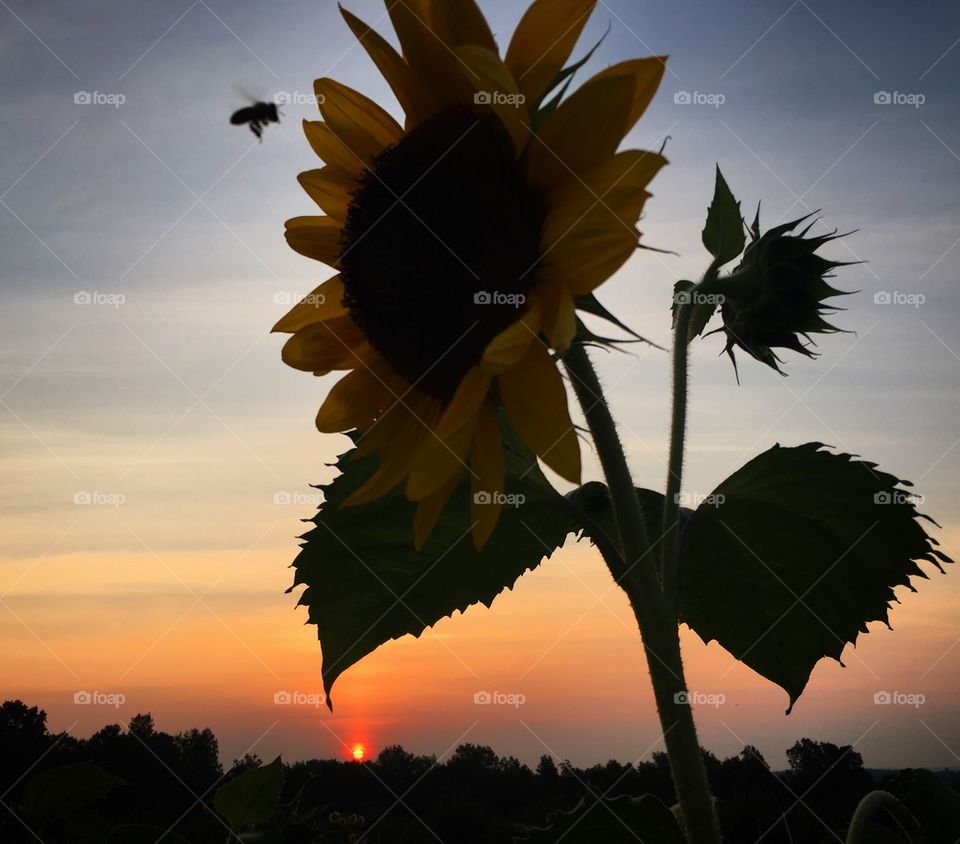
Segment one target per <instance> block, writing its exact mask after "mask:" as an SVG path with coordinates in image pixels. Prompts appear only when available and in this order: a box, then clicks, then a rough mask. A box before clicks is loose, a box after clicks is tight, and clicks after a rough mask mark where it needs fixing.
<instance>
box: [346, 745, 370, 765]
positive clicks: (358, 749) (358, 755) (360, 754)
mask: <svg viewBox="0 0 960 844" xmlns="http://www.w3.org/2000/svg"><path fill="white" fill-rule="evenodd" d="M350 755H351V756H353V758H354V759H355V760H356V761H357V762H362V761H363V758H364V756H366V755H367V750H366V748H365V747H364V746H363V745H362V744H355V745H354V746H353V750H351V751H350Z"/></svg>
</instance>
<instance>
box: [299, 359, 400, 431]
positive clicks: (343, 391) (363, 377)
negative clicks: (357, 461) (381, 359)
mask: <svg viewBox="0 0 960 844" xmlns="http://www.w3.org/2000/svg"><path fill="white" fill-rule="evenodd" d="M392 401H393V396H392V395H391V394H390V392H389V391H388V390H386V389H385V388H384V386H383V384H382V383H381V381H380V379H379V378H378V377H377V373H376V371H375V369H374V368H373V367H366V366H361V367H358V368H357V369H355V370H353V372H350V373H348V374H347V375H345V376H344V377H343V378H341V379H340V380H339V381H338V382H337V383H336V384H334V385H333V388H332V389H331V390H330V392H329V393H328V394H327V397H326V399H325V400H324V402H323V404H322V405H321V406H320V410H319V411H318V413H317V428H318V429H319V430H320V431H321V432H323V433H325V434H335V433H339V432H341V431H349V430H351V429H353V428H361V429H363V428H366V427H367V426H368V425H370V424H371V423H372V422H373V420H374V419H375V418H376V417H377V416H378V415H379V414H381V413H382V412H383V411H384V409H385V408H387V407H389V406H390V404H391V402H392Z"/></svg>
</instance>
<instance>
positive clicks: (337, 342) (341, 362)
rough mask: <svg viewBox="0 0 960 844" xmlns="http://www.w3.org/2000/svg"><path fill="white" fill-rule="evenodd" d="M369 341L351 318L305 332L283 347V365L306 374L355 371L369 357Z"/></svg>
mask: <svg viewBox="0 0 960 844" xmlns="http://www.w3.org/2000/svg"><path fill="white" fill-rule="evenodd" d="M366 349H367V338H366V335H365V334H364V333H363V332H362V331H361V330H360V329H359V328H358V327H357V325H356V323H354V321H353V320H352V319H351V318H350V317H340V318H339V319H331V320H327V321H326V322H318V323H314V324H313V325H308V326H306V328H301V329H300V330H299V331H297V333H296V334H294V335H293V336H292V337H291V338H290V339H289V340H287V342H286V343H285V344H284V346H283V352H282V357H283V362H284V363H285V364H287V366H292V367H293V368H294V369H300V370H302V371H304V372H316V371H318V370H319V371H323V372H330V371H332V370H335V369H353V368H354V367H357V366H359V365H360V363H361V360H363V359H364V357H365V356H366Z"/></svg>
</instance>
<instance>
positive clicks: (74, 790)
mask: <svg viewBox="0 0 960 844" xmlns="http://www.w3.org/2000/svg"><path fill="white" fill-rule="evenodd" d="M118 785H126V782H125V781H124V780H122V779H120V777H115V776H114V775H113V774H108V773H107V772H106V771H105V770H103V768H101V767H100V766H99V765H95V764H93V762H79V763H77V764H75V765H61V766H60V767H58V768H53V769H52V770H49V771H44V772H43V773H42V774H37V776H35V777H33V778H32V779H31V780H29V781H28V782H27V784H26V786H25V787H24V789H23V810H24V811H25V812H26V813H27V814H28V815H30V816H31V817H34V818H42V819H43V820H44V821H46V822H50V821H57V820H61V819H63V818H67V817H69V816H70V815H72V814H74V813H75V812H77V811H79V810H80V809H83V808H84V807H86V806H89V805H90V804H91V803H93V802H94V801H95V800H99V799H100V798H101V797H105V796H106V795H107V794H108V793H109V792H110V791H112V790H113V789H114V788H116V787H117V786H118Z"/></svg>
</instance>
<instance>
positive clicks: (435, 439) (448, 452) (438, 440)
mask: <svg viewBox="0 0 960 844" xmlns="http://www.w3.org/2000/svg"><path fill="white" fill-rule="evenodd" d="M491 381H492V378H491V376H490V375H488V374H486V373H485V372H481V371H480V369H479V367H474V368H473V369H471V370H469V371H468V372H467V374H466V375H465V376H464V377H463V380H462V381H461V382H460V385H459V386H458V387H457V391H456V393H454V396H453V398H452V399H451V400H450V403H449V404H448V405H447V406H446V408H445V409H444V411H443V416H441V417H440V421H439V422H438V423H437V426H436V428H434V430H433V435H432V436H428V437H427V439H426V440H425V441H424V443H423V445H422V447H421V448H420V451H419V453H418V454H417V455H416V460H415V463H414V467H413V469H412V470H411V472H410V478H409V480H408V481H407V487H406V493H407V498H409V499H410V500H411V501H420V500H421V499H423V498H426V497H427V496H428V495H430V493H432V492H434V491H436V490H437V489H439V488H440V487H441V486H442V485H443V484H445V483H446V482H447V481H448V480H449V479H450V478H451V477H452V476H453V475H454V474H457V475H459V473H461V472H462V471H463V470H464V469H465V468H467V466H466V458H467V453H468V451H469V448H470V441H471V439H472V437H473V431H474V428H475V427H476V424H477V413H478V412H479V410H480V406H481V405H482V404H483V402H484V401H486V399H487V394H488V392H489V391H490V384H491Z"/></svg>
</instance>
